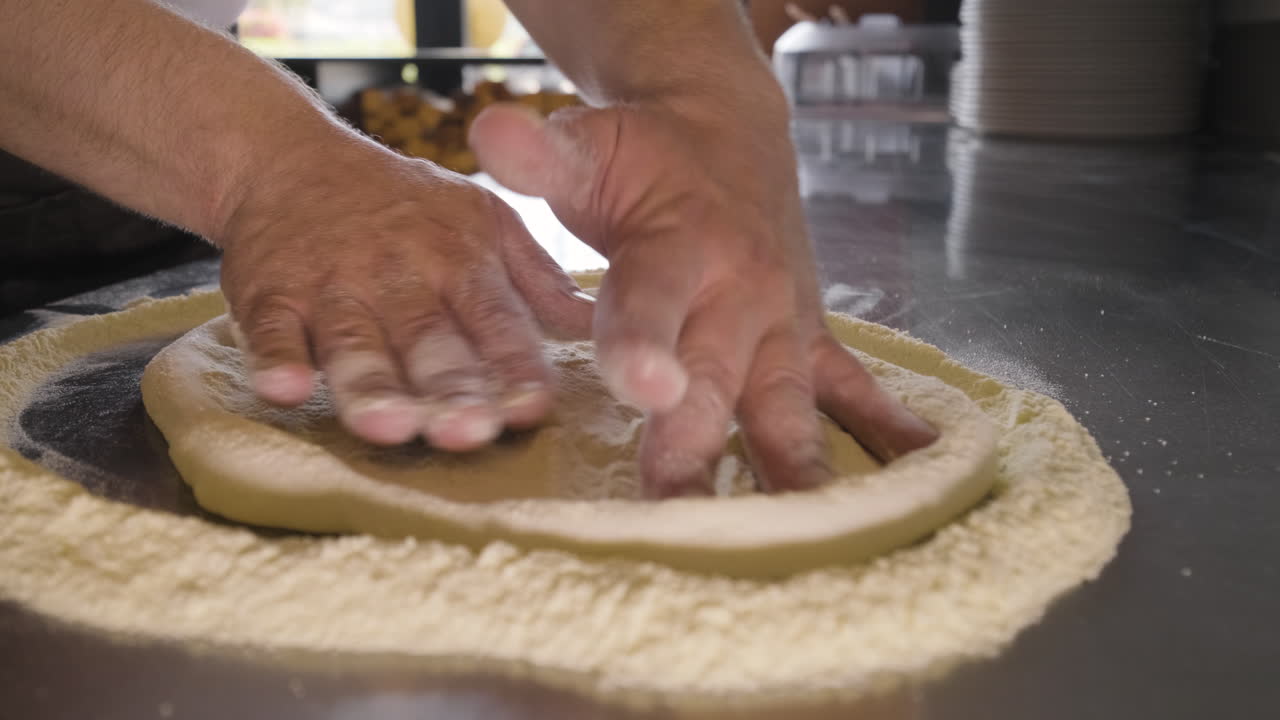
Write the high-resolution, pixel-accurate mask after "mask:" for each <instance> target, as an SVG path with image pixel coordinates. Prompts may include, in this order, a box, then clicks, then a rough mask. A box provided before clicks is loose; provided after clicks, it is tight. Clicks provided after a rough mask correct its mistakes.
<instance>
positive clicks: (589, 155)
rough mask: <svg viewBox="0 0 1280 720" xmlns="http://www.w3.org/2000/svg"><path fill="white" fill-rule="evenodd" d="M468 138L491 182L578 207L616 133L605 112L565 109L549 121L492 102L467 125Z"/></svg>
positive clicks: (517, 107) (588, 194)
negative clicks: (468, 129)
mask: <svg viewBox="0 0 1280 720" xmlns="http://www.w3.org/2000/svg"><path fill="white" fill-rule="evenodd" d="M468 137H469V142H470V145H471V147H472V148H474V149H475V152H476V158H477V159H478V160H479V162H480V166H481V167H483V168H484V170H485V172H488V173H489V174H490V175H492V176H493V178H494V179H495V180H497V181H498V182H500V183H502V184H503V185H505V186H507V187H508V188H511V189H512V190H514V191H516V192H518V193H522V194H525V195H533V196H536V197H544V198H547V199H548V200H549V201H550V202H551V204H552V205H553V206H558V207H564V208H569V209H572V210H577V211H582V210H583V209H585V208H586V207H587V205H588V203H589V202H590V198H591V194H592V190H593V188H595V187H596V184H597V183H596V181H597V175H598V174H599V172H600V169H601V168H603V167H605V165H606V164H607V158H608V157H609V155H610V154H611V153H612V147H613V142H614V140H615V139H616V137H617V120H616V117H615V116H614V115H613V114H612V113H609V112H608V111H601V110H592V109H589V108H567V109H565V110H561V111H559V112H557V113H556V114H554V115H552V116H551V118H550V119H549V120H547V119H543V117H542V116H541V115H539V114H538V113H537V112H534V111H533V110H531V109H529V108H527V107H524V106H522V105H516V104H510V103H498V104H494V105H491V106H489V107H487V108H485V110H484V111H483V112H481V113H480V115H479V116H477V117H476V119H475V122H473V123H472V124H471V130H470V133H469V136H468Z"/></svg>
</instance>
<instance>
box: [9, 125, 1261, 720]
mask: <svg viewBox="0 0 1280 720" xmlns="http://www.w3.org/2000/svg"><path fill="white" fill-rule="evenodd" d="M797 137H798V144H799V146H800V150H801V157H802V163H801V165H802V174H803V176H804V185H805V190H806V193H807V195H808V197H807V199H806V206H807V210H808V216H809V220H810V224H811V228H812V232H813V237H814V242H815V245H816V247H817V253H818V257H819V259H820V262H821V265H822V270H823V275H824V278H823V279H824V286H825V288H826V296H825V297H826V300H827V301H828V303H829V304H830V305H831V306H832V307H833V308H834V309H837V310H843V311H846V312H851V313H853V314H856V315H859V316H860V317H863V318H865V319H868V320H872V321H876V322H883V323H885V324H888V325H891V326H893V327H897V328H901V329H905V330H907V331H909V332H911V333H912V334H913V335H915V336H917V337H919V338H921V339H924V340H926V341H928V342H931V343H934V344H936V345H938V346H939V347H941V348H942V349H943V350H945V351H947V352H948V353H951V354H952V355H954V356H956V357H957V358H958V359H959V360H961V361H962V362H964V363H966V364H968V365H970V366H972V367H974V368H976V369H978V370H981V371H983V372H987V373H990V374H993V375H997V376H1001V377H1003V378H1006V379H1008V380H1009V381H1011V382H1013V383H1014V384H1016V385H1019V386H1022V387H1028V388H1030V389H1033V390H1037V391H1039V392H1045V393H1047V394H1050V395H1053V396H1054V397H1056V398H1058V399H1060V400H1062V401H1063V402H1064V403H1065V404H1066V405H1067V406H1068V408H1070V409H1071V411H1072V412H1073V413H1074V414H1075V415H1076V416H1077V417H1078V418H1079V419H1080V420H1081V421H1082V422H1083V423H1084V425H1085V426H1087V427H1088V428H1089V430H1090V431H1091V432H1092V433H1093V434H1094V435H1095V437H1097V439H1098V441H1099V443H1100V444H1101V446H1102V448H1103V451H1104V453H1105V454H1107V455H1108V456H1110V458H1111V461H1112V463H1113V465H1114V466H1115V467H1116V468H1117V470H1118V471H1119V472H1120V474H1121V475H1122V476H1123V477H1124V479H1125V481H1126V483H1127V484H1128V486H1129V488H1130V492H1131V493H1132V496H1133V503H1134V522H1133V530H1132V532H1131V533H1130V535H1129V536H1128V537H1127V538H1126V539H1125V541H1124V543H1123V544H1122V545H1121V548H1120V553H1119V556H1118V557H1117V558H1116V560H1115V561H1114V562H1113V563H1112V564H1111V565H1110V566H1109V567H1108V568H1107V569H1106V571H1105V572H1104V574H1103V576H1102V578H1101V579H1100V580H1099V581H1098V582H1095V583H1090V584H1088V585H1086V586H1084V587H1082V588H1080V589H1078V590H1076V591H1075V592H1073V593H1071V594H1070V595H1068V596H1067V597H1065V598H1064V599H1062V600H1061V601H1059V602H1058V603H1056V604H1055V605H1054V606H1053V607H1052V608H1051V609H1050V611H1049V613H1048V615H1047V617H1046V618H1045V620H1044V621H1043V622H1041V623H1040V624H1038V625H1036V626H1035V627H1033V628H1031V629H1030V630H1028V631H1026V632H1024V633H1023V634H1022V635H1021V636H1019V638H1018V639H1017V641H1016V642H1015V643H1014V645H1013V646H1012V647H1011V648H1009V650H1008V651H1007V652H1005V653H1004V654H1003V655H1001V656H1000V657H998V658H995V659H993V660H990V661H986V662H980V663H975V664H972V665H969V666H967V667H964V668H961V669H960V670H959V671H957V672H954V673H952V674H951V675H949V676H947V677H946V678H944V679H942V680H941V681H937V682H934V683H931V684H928V685H926V686H924V687H921V688H918V689H913V690H912V691H910V692H907V693H904V694H902V695H900V696H897V697H893V698H889V699H887V700H885V701H883V702H882V703H880V705H879V706H878V707H877V708H875V709H865V708H864V709H861V710H860V709H853V708H813V709H811V710H810V711H809V712H786V713H776V714H775V713H772V712H771V713H767V714H766V715H765V716H766V717H778V716H783V715H785V716H787V717H789V718H795V719H797V720H798V719H799V718H805V717H815V718H817V717H824V718H825V717H831V718H836V717H840V718H849V717H853V718H864V717H875V718H881V717H888V718H895V719H902V720H905V719H907V718H930V719H931V720H961V719H965V720H968V719H970V718H972V719H975V720H976V719H982V720H987V719H993V718H995V719H1001V718H1011V719H1013V718H1019V719H1021V718H1037V719H1039V720H1056V719H1058V718H1061V719H1063V720H1067V719H1075V718H1083V717H1088V718H1098V719H1106V718H1117V719H1119V718H1124V719H1128V718H1157V717H1158V718H1162V719H1164V720H1172V719H1174V718H1188V719H1191V718H1196V719H1199V718H1204V717H1261V716H1263V715H1265V714H1266V713H1267V712H1269V711H1268V710H1267V709H1268V708H1275V707H1276V706H1277V705H1280V684H1278V683H1277V682H1276V680H1277V679H1278V678H1280V620H1278V619H1277V617H1276V611H1275V608H1276V607H1277V602H1278V598H1280V519H1278V518H1280V514H1278V513H1277V508H1280V163H1277V162H1276V160H1275V159H1274V158H1265V157H1259V156H1256V155H1243V154H1232V153H1228V152H1207V151H1199V150H1193V149H1190V148H1187V147H1158V146H1144V147H1130V146H1094V145H1054V144H1048V143H1017V142H1012V141H999V140H989V139H974V138H971V137H969V136H967V135H963V134H959V133H954V132H952V133H948V132H947V131H946V130H945V129H942V128H937V127H909V126H883V125H865V124H861V123H858V122H856V121H853V120H850V119H842V118H841V117H840V116H838V115H830V116H826V117H820V116H816V115H815V116H813V117H810V118H807V119H804V120H801V121H799V122H798V123H797ZM535 234H537V232H536V229H535ZM0 242H3V238H0ZM215 279H216V265H215V264H214V263H213V262H207V261H206V262H197V263H192V264H189V265H185V266H182V267H179V268H176V269H173V270H169V271H164V272H161V273H157V274H154V275H150V276H147V277H145V278H140V279H138V280H136V281H132V282H130V283H125V284H123V285H118V286H113V287H110V288H107V289H105V290H102V291H98V292H95V293H91V294H89V295H85V296H79V297H76V298H73V299H70V300H67V301H65V302H62V303H56V304H54V305H53V306H50V307H49V308H47V309H44V310H39V311H34V312H31V313H26V314H23V315H19V316H10V317H5V318H0V341H3V340H8V339H12V338H13V337H16V336H18V335H20V334H24V333H26V332H30V331H31V330H34V329H37V328H38V327H40V326H41V325H43V324H44V323H46V322H47V321H49V319H51V318H55V317H57V316H58V315H59V314H66V313H72V314H84V313H92V312H100V311H106V310H110V309H114V308H118V307H120V306H122V305H123V304H124V303H125V302H128V301H129V300H131V299H133V298H136V297H138V296H141V295H145V294H155V295H167V294H173V293H175V292H181V291H185V290H186V289H189V288H192V287H197V286H203V285H208V284H209V283H212V282H213V281H214V280H215ZM162 341H163V339H159V340H158V341H157V342H156V343H142V344H138V345H133V346H129V347H124V348H120V349H118V350H115V351H113V352H111V353H107V354H104V355H103V356H101V357H98V358H96V359H95V360H96V361H95V362H91V363H83V364H81V365H80V366H78V367H77V368H75V369H74V370H73V371H71V372H68V373H67V374H66V375H65V376H64V377H62V378H60V379H59V380H58V381H57V382H56V385H57V393H56V394H50V396H49V397H48V398H47V399H45V400H42V401H39V402H36V403H34V404H33V405H32V406H31V407H29V408H27V409H26V410H25V411H24V412H23V414H22V416H21V419H20V423H19V425H20V427H21V430H22V432H21V435H23V436H25V437H23V438H20V439H21V440H22V442H21V444H20V447H21V449H22V450H23V451H24V453H26V454H28V455H29V456H32V457H38V458H40V459H41V461H42V462H48V463H51V464H52V463H54V462H55V461H56V459H57V457H58V455H59V454H60V455H63V456H67V457H70V458H72V459H74V460H75V461H77V465H76V469H75V470H74V474H75V476H76V479H77V480H79V481H81V482H83V483H84V484H85V485H86V486H88V487H90V488H91V489H92V490H93V491H95V492H98V493H101V494H103V495H106V496H109V497H113V498H117V499H124V500H128V501H131V502H135V503H137V504H140V505H145V506H148V507H157V508H164V509H169V510H173V511H177V512H184V513H199V512H200V510H199V509H198V508H197V507H196V506H195V505H194V503H193V501H192V499H191V497H190V494H189V493H188V492H187V491H186V488H185V486H183V485H182V484H181V482H180V480H179V479H178V477H177V476H176V474H175V473H174V471H173V469H172V467H171V466H170V465H169V463H168V460H167V458H166V457H165V455H164V442H163V439H162V438H161V437H160V436H159V435H158V433H157V432H156V431H155V429H154V428H153V427H151V426H150V423H149V422H148V421H147V419H146V416H145V412H144V411H143V409H142V406H141V401H140V399H139V397H138V395H137V386H136V382H137V378H138V375H139V374H140V372H141V369H142V366H143V365H144V364H145V362H146V360H147V359H148V358H149V357H150V355H151V354H152V353H153V352H154V351H155V350H156V349H157V348H158V347H160V345H161V344H162ZM0 572H3V569H0ZM779 662H786V657H785V649H783V650H781V651H780V653H779ZM0 667H3V668H4V670H3V671H2V672H0V717H3V718H9V717H13V718H111V719H114V718H150V717H174V718H229V717H245V718H257V717H270V718H278V719H280V720H288V719H290V718H334V719H339V718H370V719H373V718H450V719H452V718H485V719H486V720H508V719H509V720H517V719H520V720H525V719H533V718H558V719H560V718H615V717H616V718H630V717H643V718H649V717H654V718H658V717H671V716H673V714H672V712H671V711H669V710H665V709H664V710H655V711H651V712H644V713H641V712H631V711H622V710H614V709H608V708H605V707H602V706H599V705H596V704H594V703H592V702H591V701H587V700H584V699H580V698H576V697H574V696H572V695H569V694H567V693H561V692H556V691H551V690H547V689H544V688H538V687H536V686H534V685H532V684H529V683H525V682H518V681H511V680H503V679H497V678H486V677H471V676H467V677H450V676H445V675H431V674H428V673H425V672H423V671H422V670H421V669H420V668H418V669H415V668H412V667H410V666H408V665H406V666H403V667H398V666H397V665H396V663H395V662H382V663H379V664H378V665H377V666H376V667H374V666H371V665H370V664H369V663H367V662H363V661H357V660H353V659H351V658H343V657H326V658H321V659H319V660H316V659H312V660H311V661H310V662H308V663H307V664H306V669H303V668H302V666H298V665H296V664H292V663H291V662H290V661H286V660H282V659H275V660H272V661H268V662H262V661H261V659H260V658H251V657H243V658H237V657H235V656H228V655H225V654H222V655H210V654H208V653H201V652H198V651H193V650H192V649H190V648H181V647H172V646H165V645H156V644H137V643H128V642H125V643H121V642H117V641H113V640H111V639H109V638H105V637H102V636H100V635H98V634H96V633H93V632H91V631H85V630H79V629H68V628H65V627H60V626H57V625H56V624H50V623H48V622H47V621H45V620H43V619H41V618H38V617H35V616H33V615H31V614H30V613H27V612H25V611H23V610H21V609H19V608H16V607H14V606H12V605H7V604H3V603H0ZM725 717H749V716H746V715H743V714H740V713H736V712H734V713H726V714H725Z"/></svg>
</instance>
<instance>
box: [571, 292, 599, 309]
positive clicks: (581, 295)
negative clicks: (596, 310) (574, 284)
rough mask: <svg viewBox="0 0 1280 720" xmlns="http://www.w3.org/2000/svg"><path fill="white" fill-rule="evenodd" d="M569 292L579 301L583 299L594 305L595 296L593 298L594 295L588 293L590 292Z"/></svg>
mask: <svg viewBox="0 0 1280 720" xmlns="http://www.w3.org/2000/svg"><path fill="white" fill-rule="evenodd" d="M569 294H570V295H572V296H573V297H574V298H576V299H578V300H581V301H583V302H585V303H591V304H592V305H594V304H595V302H596V298H595V296H594V295H590V294H588V293H587V292H586V291H583V290H574V291H573V292H571V293H569Z"/></svg>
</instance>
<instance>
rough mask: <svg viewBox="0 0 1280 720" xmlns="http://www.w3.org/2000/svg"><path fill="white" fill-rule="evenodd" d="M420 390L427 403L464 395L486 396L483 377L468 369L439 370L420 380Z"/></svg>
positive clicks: (485, 385)
mask: <svg viewBox="0 0 1280 720" xmlns="http://www.w3.org/2000/svg"><path fill="white" fill-rule="evenodd" d="M421 390H422V392H423V394H424V395H426V397H427V399H428V400H429V401H434V402H440V401H444V400H448V399H449V398H452V397H458V396H464V395H480V396H484V395H487V394H488V390H489V388H488V383H487V382H486V381H485V379H484V377H482V376H480V375H478V374H476V373H475V372H473V371H472V370H470V369H462V368H455V369H452V370H441V371H440V372H437V373H434V374H432V375H430V376H428V377H425V378H423V379H422V387H421Z"/></svg>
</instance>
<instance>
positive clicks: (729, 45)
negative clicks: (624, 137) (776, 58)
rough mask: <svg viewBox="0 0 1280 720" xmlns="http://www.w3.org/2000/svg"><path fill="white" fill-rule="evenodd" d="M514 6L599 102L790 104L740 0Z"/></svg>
mask: <svg viewBox="0 0 1280 720" xmlns="http://www.w3.org/2000/svg"><path fill="white" fill-rule="evenodd" d="M507 5H508V6H509V7H510V8H511V9H512V11H513V12H515V13H516V15H517V16H518V17H519V18H520V20H521V22H522V23H524V25H525V27H526V28H527V29H528V30H529V32H530V34H532V35H533V37H534V39H535V40H537V42H538V44H539V46H541V47H542V49H543V50H544V51H545V52H546V53H547V54H548V56H550V58H551V59H552V60H554V61H555V62H556V64H557V65H558V66H559V67H560V68H561V69H562V70H563V71H564V72H565V74H566V75H568V76H569V77H570V79H572V80H573V81H574V82H575V83H576V84H577V85H578V87H579V90H580V92H582V94H583V95H584V96H585V97H586V98H587V99H588V100H589V101H591V102H593V103H596V104H612V103H617V102H632V101H640V100H647V99H655V98H662V99H677V100H678V99H680V98H684V97H690V96H693V97H710V98H719V99H725V100H743V101H746V102H748V103H750V104H752V105H753V106H756V107H759V108H760V109H761V110H763V109H764V107H763V106H765V105H767V106H768V107H769V108H772V109H777V110H779V111H784V109H785V103H784V101H783V98H782V94H781V91H780V90H779V89H778V87H777V84H776V83H775V82H774V81H773V78H772V75H771V73H770V71H769V67H768V63H767V60H766V59H765V57H764V55H763V54H762V53H761V52H760V50H759V48H758V47H757V44H756V41H755V38H754V36H753V35H752V33H751V29H750V27H749V25H748V23H747V21H746V18H745V17H744V15H743V12H742V10H741V6H740V4H739V2H738V0H610V1H608V2H601V1H600V0H507ZM744 96H745V97H744Z"/></svg>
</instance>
